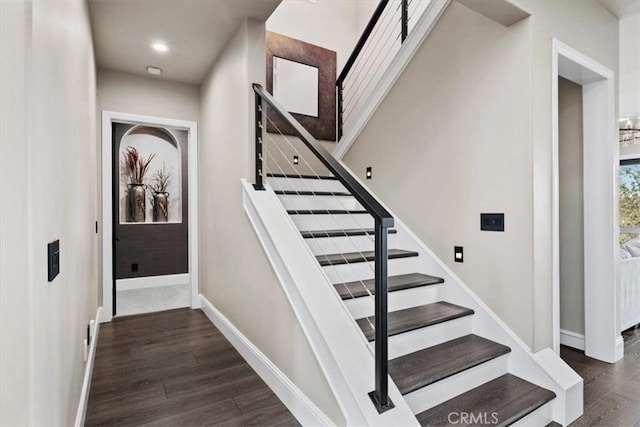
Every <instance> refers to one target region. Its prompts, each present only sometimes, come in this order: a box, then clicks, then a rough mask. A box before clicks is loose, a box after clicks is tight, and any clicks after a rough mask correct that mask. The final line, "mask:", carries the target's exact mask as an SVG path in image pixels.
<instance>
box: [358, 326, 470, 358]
mask: <svg viewBox="0 0 640 427" xmlns="http://www.w3.org/2000/svg"><path fill="white" fill-rule="evenodd" d="M472 318H473V316H465V317H461V318H458V319H454V320H449V321H447V322H442V323H438V324H437V325H433V326H428V327H426V328H420V329H416V330H414V331H410V332H405V333H403V334H398V335H393V336H391V337H389V359H395V358H396V357H400V356H404V355H405V354H409V353H413V352H414V351H418V350H422V349H423V348H427V347H432V346H434V345H438V344H442V343H443V342H447V341H451V340H454V339H456V338H460V337H463V336H465V335H469V334H470V333H471V322H472ZM369 345H370V346H371V349H372V350H375V348H374V343H373V342H370V343H369Z"/></svg>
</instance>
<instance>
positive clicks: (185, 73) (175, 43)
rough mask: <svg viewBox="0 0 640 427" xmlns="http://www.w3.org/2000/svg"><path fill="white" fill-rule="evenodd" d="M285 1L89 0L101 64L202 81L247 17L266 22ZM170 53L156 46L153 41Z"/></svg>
mask: <svg viewBox="0 0 640 427" xmlns="http://www.w3.org/2000/svg"><path fill="white" fill-rule="evenodd" d="M280 1H281V0H89V11H90V15H91V26H92V31H93V39H94V46H95V53H96V62H97V64H98V66H99V67H103V68H108V69H112V70H119V71H125V72H129V73H134V74H140V75H145V76H150V75H149V74H147V71H146V68H147V66H149V65H151V66H154V67H160V68H161V69H162V71H163V73H162V76H161V78H163V79H168V80H173V81H179V82H185V83H192V84H199V83H200V82H202V80H203V78H204V77H205V75H206V72H207V71H208V70H209V68H210V67H211V65H212V64H213V62H214V61H215V59H216V58H217V56H218V55H219V54H220V52H221V51H222V49H223V47H224V46H225V44H226V43H227V41H228V40H229V39H230V37H231V36H232V35H233V32H234V30H235V29H236V28H237V27H238V25H240V23H241V22H242V19H244V18H245V17H250V18H255V19H259V20H262V21H265V20H266V19H267V18H268V17H269V15H271V12H273V10H274V9H275V8H276V7H277V6H278V4H279V3H280ZM156 40H161V41H163V42H165V43H167V44H168V45H169V49H170V50H169V52H166V53H158V52H155V51H153V50H152V49H151V47H150V44H151V43H152V42H153V41H156Z"/></svg>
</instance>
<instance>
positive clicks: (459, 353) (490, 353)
mask: <svg viewBox="0 0 640 427" xmlns="http://www.w3.org/2000/svg"><path fill="white" fill-rule="evenodd" d="M510 351H511V349H510V348H509V347H507V346H505V345H502V344H498V343H496V342H493V341H490V340H488V339H486V338H482V337H479V336H477V335H473V334H471V335H467V336H464V337H460V338H457V339H454V340H451V341H447V342H444V343H442V344H438V345H436V346H433V347H428V348H425V349H422V350H418V351H416V352H413V353H409V354H406V355H404V356H401V357H398V358H396V359H393V360H390V361H389V374H390V375H391V378H393V381H394V382H395V384H396V386H398V389H399V390H400V393H402V394H407V393H411V392H412V391H415V390H418V389H420V388H422V387H426V386H428V385H429V384H433V383H435V382H437V381H440V380H443V379H445V378H447V377H450V376H452V375H455V374H458V373H460V372H462V371H465V370H467V369H469V368H473V367H474V366H478V365H480V364H482V363H484V362H488V361H489V360H492V359H495V358H496V357H500V356H502V355H505V354H507V353H509V352H510Z"/></svg>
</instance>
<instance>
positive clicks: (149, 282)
mask: <svg viewBox="0 0 640 427" xmlns="http://www.w3.org/2000/svg"><path fill="white" fill-rule="evenodd" d="M188 284H189V273H185V274H167V275H165V276H148V277H134V278H132V279H118V280H116V290H118V291H131V290H133V289H146V288H159V287H161V286H174V285H188Z"/></svg>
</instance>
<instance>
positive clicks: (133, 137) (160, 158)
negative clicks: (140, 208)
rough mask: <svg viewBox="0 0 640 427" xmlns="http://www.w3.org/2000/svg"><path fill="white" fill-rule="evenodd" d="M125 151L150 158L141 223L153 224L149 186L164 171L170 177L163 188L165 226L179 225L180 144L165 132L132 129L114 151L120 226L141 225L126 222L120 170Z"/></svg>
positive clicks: (124, 186) (124, 181)
mask: <svg viewBox="0 0 640 427" xmlns="http://www.w3.org/2000/svg"><path fill="white" fill-rule="evenodd" d="M128 147H132V148H135V149H136V150H138V152H139V153H140V156H141V157H142V158H143V159H146V158H148V157H149V156H150V155H152V154H154V158H153V160H152V161H151V163H150V164H149V170H148V172H147V173H146V175H145V178H144V183H145V184H146V215H145V223H156V224H157V222H154V220H153V204H152V198H153V191H152V187H153V183H154V179H155V178H156V177H157V173H158V172H159V171H161V170H162V169H163V168H164V171H165V173H169V174H171V180H170V183H169V185H168V187H167V192H168V193H169V203H168V223H180V222H182V194H181V188H182V185H181V183H182V168H181V153H180V144H179V143H178V141H177V140H176V138H175V137H174V136H173V134H172V133H171V131H169V130H168V129H165V128H159V127H152V126H143V125H138V126H134V127H132V128H131V129H130V130H129V131H128V132H127V133H126V134H125V135H124V137H123V138H122V140H121V142H120V146H119V147H118V151H119V159H120V168H119V170H120V191H119V200H118V204H119V207H120V209H119V220H120V223H121V224H141V223H140V222H131V221H130V219H129V218H127V191H128V188H127V185H128V184H129V178H128V175H127V173H126V171H125V168H124V166H123V160H124V159H125V155H126V151H127V148H128Z"/></svg>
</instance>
